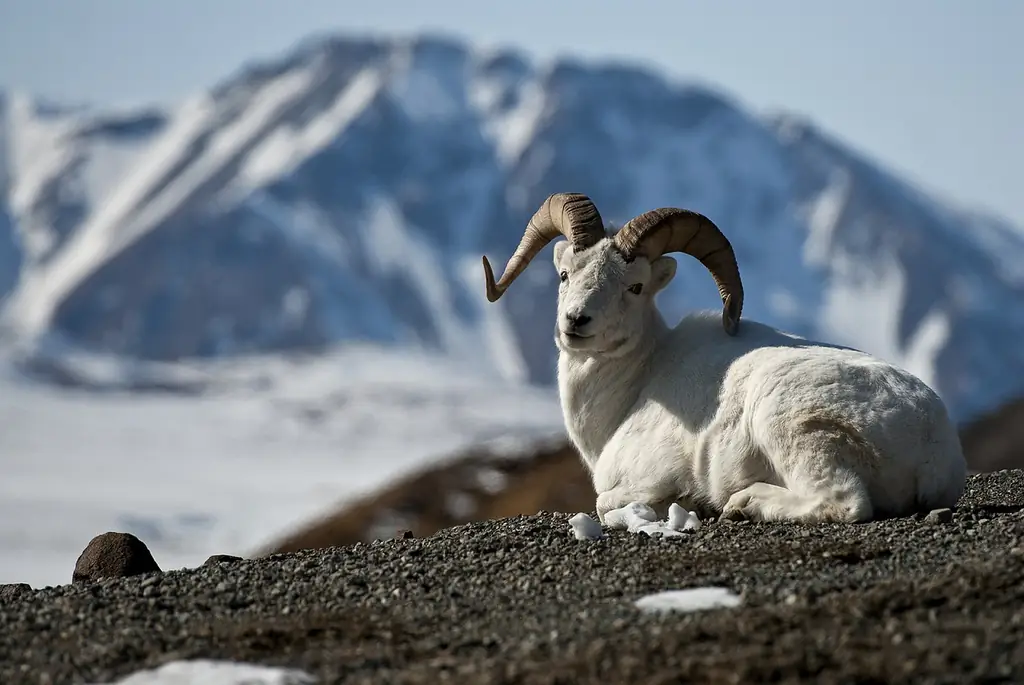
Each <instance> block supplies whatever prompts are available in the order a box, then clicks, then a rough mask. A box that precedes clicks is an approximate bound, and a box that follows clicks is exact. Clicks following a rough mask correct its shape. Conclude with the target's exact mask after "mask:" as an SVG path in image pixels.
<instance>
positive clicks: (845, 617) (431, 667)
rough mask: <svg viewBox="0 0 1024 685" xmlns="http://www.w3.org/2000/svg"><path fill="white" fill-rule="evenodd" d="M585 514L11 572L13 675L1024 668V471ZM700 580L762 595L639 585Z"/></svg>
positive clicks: (770, 673)
mask: <svg viewBox="0 0 1024 685" xmlns="http://www.w3.org/2000/svg"><path fill="white" fill-rule="evenodd" d="M566 519H567V514H547V513H541V514H538V515H536V516H525V517H516V518H511V519H504V520H499V521H489V522H481V523H473V524H469V525H465V526H460V527H457V528H452V529H448V530H445V531H442V532H440V533H438V534H436V535H434V536H432V537H429V538H425V539H422V540H420V539H402V540H394V541H386V542H379V543H374V544H372V545H356V546H354V547H347V548H335V549H329V550H318V551H315V552H303V553H298V554H288V555H276V556H274V557H269V558H266V559H259V560H246V561H234V562H231V561H228V562H218V563H212V564H210V565H208V566H204V567H203V568H200V569H188V570H182V571H172V572H167V573H163V574H159V575H151V576H142V577H135V578H129V579H123V580H116V581H102V582H99V583H94V584H90V585H84V586H70V585H69V586H62V587H58V588H48V589H45V590H39V591H32V590H7V591H5V592H4V593H3V594H2V595H0V603H2V609H3V612H2V615H0V682H2V683H5V684H7V685H16V684H17V683H41V682H44V683H50V682H52V683H83V682H109V681H111V680H113V679H115V678H117V677H120V676H122V675H124V674H127V673H130V672H132V671H135V670H137V669H140V668H144V667H152V666H156V665H159V664H160V663H163V662H165V661H170V660H176V659H185V658H200V657H205V658H217V659H231V660H242V661H250V662H258V663H264V664H269V665H278V666H294V667H299V668H302V669H304V670H306V671H308V672H310V673H312V674H313V675H315V676H318V677H319V678H320V679H321V680H320V682H324V683H371V682H372V683H425V684H431V685H433V684H435V683H445V682H455V683H602V685H609V684H611V683H670V682H683V681H688V682H715V683H750V682H759V681H766V680H770V681H773V682H797V681H813V682H817V683H833V682H859V683H866V682H868V683H870V682H876V683H882V682H886V683H902V682H906V683H911V682H913V683H967V682H986V683H995V682H1018V683H1020V682H1024V639H1022V638H1024V627H1022V626H1024V582H1022V581H1024V472H1021V471H1003V472H999V473H995V474H986V475H981V476H973V477H971V479H970V481H969V485H968V492H967V493H966V494H965V496H964V499H963V500H962V503H961V506H960V507H959V508H958V510H957V511H956V512H955V514H954V516H953V519H952V521H951V522H948V523H935V522H930V521H926V520H924V519H923V517H920V518H915V519H900V520H890V521H882V522H876V523H870V524H866V525H851V526H841V525H824V526H816V527H811V526H800V525H767V524H751V523H711V524H708V525H705V526H704V528H702V529H701V530H700V531H698V532H696V533H693V534H689V535H687V536H685V537H683V538H668V539H651V538H648V537H646V536H645V535H633V534H629V533H626V532H618V531H616V532H613V533H612V535H611V536H610V537H609V538H606V539H604V540H601V541H586V542H580V541H576V540H575V539H573V538H572V536H571V534H570V533H569V527H568V524H567V522H566ZM71 565H73V560H69V569H68V572H69V576H70V571H71V569H70V566H71ZM702 585H719V586H725V587H728V588H731V589H732V590H733V591H735V592H737V593H739V594H741V595H742V597H743V600H744V604H743V606H741V607H738V608H733V609H716V610H712V611H707V612H701V613H690V614H682V613H676V614H667V615H660V616H659V615H646V614H641V613H640V612H638V611H637V610H636V608H635V607H634V606H633V605H632V602H633V600H635V599H637V598H639V597H641V596H643V595H644V594H646V593H649V592H656V591H660V590H664V589H675V588H684V587H696V586H702Z"/></svg>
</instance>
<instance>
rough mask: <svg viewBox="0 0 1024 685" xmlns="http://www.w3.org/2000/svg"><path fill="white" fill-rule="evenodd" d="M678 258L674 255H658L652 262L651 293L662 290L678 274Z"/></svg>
mask: <svg viewBox="0 0 1024 685" xmlns="http://www.w3.org/2000/svg"><path fill="white" fill-rule="evenodd" d="M676 266H678V264H677V263H676V260H675V259H673V258H672V257H658V258H657V259H655V260H654V261H653V262H651V287H650V288H649V291H650V293H651V294H652V295H653V294H654V293H656V292H658V291H660V290H661V289H662V288H664V287H665V286H666V285H668V284H669V282H670V281H671V280H672V279H673V278H674V277H675V275H676Z"/></svg>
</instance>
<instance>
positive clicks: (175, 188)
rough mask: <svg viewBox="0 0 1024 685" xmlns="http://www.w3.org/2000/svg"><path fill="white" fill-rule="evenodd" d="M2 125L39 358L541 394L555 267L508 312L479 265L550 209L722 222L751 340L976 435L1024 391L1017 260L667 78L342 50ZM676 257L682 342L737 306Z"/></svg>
mask: <svg viewBox="0 0 1024 685" xmlns="http://www.w3.org/2000/svg"><path fill="white" fill-rule="evenodd" d="M0 112H2V113H0V190H3V193H2V194H0V293H6V294H7V298H6V305H5V307H4V309H3V312H2V316H3V327H4V331H5V333H6V335H7V337H8V339H9V340H10V339H16V340H19V341H21V342H22V343H23V344H25V343H26V341H27V344H28V345H29V349H35V350H45V349H53V348H54V345H55V344H60V345H61V346H64V347H65V348H66V346H68V345H71V346H73V347H75V348H80V349H87V350H93V351H99V352H105V353H113V354H116V355H120V356H123V357H129V358H136V359H142V360H156V361H166V360H175V359H180V358H188V357H213V356H232V355H236V354H240V353H251V352H272V351H275V350H290V351H293V350H301V351H317V350H320V349H323V348H324V347H326V346H329V345H331V344H332V343H336V342H339V341H361V342H370V343H376V344H380V345H385V346H397V347H402V346H409V347H416V348H426V349H428V350H434V351H440V352H443V353H445V354H448V355H450V356H451V357H453V358H457V359H459V360H461V361H463V362H469V363H475V364H477V365H479V366H480V367H481V368H485V369H487V370H489V371H494V370H497V371H499V372H500V373H501V374H503V375H504V376H505V377H506V378H507V379H511V380H521V381H529V382H534V383H549V382H551V380H552V378H553V368H554V354H555V351H554V346H553V344H552V342H551V327H552V325H553V314H554V289H555V278H554V272H553V270H552V269H551V268H550V261H549V258H548V257H547V256H545V255H547V254H548V252H545V253H544V254H542V255H541V256H540V257H538V258H537V262H538V263H537V264H536V265H535V266H534V267H532V268H531V269H529V270H528V271H527V272H526V274H524V276H523V277H521V278H520V279H519V281H518V282H517V283H516V285H515V287H514V288H512V289H511V290H510V291H509V293H508V295H506V297H505V298H503V299H502V301H501V302H500V303H498V304H489V303H487V302H486V300H485V299H484V297H483V292H484V288H483V276H482V271H481V266H480V255H481V253H486V254H488V255H489V256H490V257H491V258H492V261H494V262H497V263H500V264H504V260H505V259H507V257H508V256H509V255H510V254H511V251H512V249H513V248H514V247H515V245H516V244H517V243H518V240H519V238H520V236H521V232H522V229H523V227H524V225H525V222H526V220H527V219H528V218H529V216H530V215H531V214H532V212H533V211H534V210H535V209H536V207H537V206H538V205H539V204H540V202H541V201H542V200H543V199H544V198H545V197H546V196H547V195H548V194H549V193H551V192H556V191H567V190H573V191H580V192H585V193H587V194H589V195H590V196H591V197H592V198H593V199H594V200H595V202H596V203H597V205H598V207H599V208H600V210H601V213H602V214H603V215H604V217H605V219H606V220H608V221H611V222H614V223H616V224H619V223H622V222H624V221H625V220H627V219H628V218H629V217H631V216H633V215H635V214H637V213H640V212H642V211H644V210H646V209H650V208H653V207H658V206H665V205H673V206H684V207H689V208H693V209H696V210H698V211H701V212H704V213H706V214H707V215H709V216H710V217H711V218H712V219H713V220H714V221H715V222H716V223H717V224H718V225H719V226H720V227H721V228H722V229H723V230H724V231H725V232H726V234H727V235H728V236H729V237H730V239H731V240H732V242H733V244H734V246H735V248H736V251H737V253H738V257H739V260H740V265H741V269H742V273H743V277H744V283H745V286H746V292H747V295H746V302H745V308H744V315H745V316H746V317H750V318H759V319H763V320H766V321H768V322H770V323H773V324H776V325H780V326H783V327H786V328H788V329H791V330H793V331H795V332H797V333H800V334H805V335H812V336H821V337H824V338H827V339H829V340H831V341H834V342H839V343H843V344H849V345H853V346H856V347H860V348H862V349H865V350H868V351H871V352H874V353H876V354H879V355H881V356H883V357H886V358H889V359H891V360H894V361H897V362H900V363H902V364H904V365H906V366H907V367H908V368H910V369H911V370H912V371H914V372H915V373H917V374H919V375H920V376H922V377H923V378H924V379H925V380H927V381H928V382H930V383H932V384H933V385H934V387H936V388H937V389H938V390H939V391H940V392H941V393H942V394H943V396H944V397H945V398H946V399H947V400H948V401H949V403H950V406H951V408H952V410H953V412H954V414H955V415H956V416H957V418H958V419H961V420H966V419H967V418H970V417H971V416H973V415H975V414H976V413H977V412H979V411H981V410H984V409H987V408H990V407H992V406H994V405H995V404H997V403H998V402H1000V401H1002V400H1004V399H1006V398H1007V397H1009V396H1011V395H1014V394H1016V393H1018V392H1021V391H1024V348H1022V346H1021V345H1020V343H1019V340H1020V339H1022V336H1024V308H1022V307H1020V306H1018V303H1019V302H1021V301H1022V296H1024V269H1022V268H1021V267H1020V266H1019V265H1020V264H1022V263H1024V237H1022V236H1024V233H1021V232H1019V231H1016V230H1014V229H1013V228H1012V227H1010V226H1008V225H1006V224H1005V222H1001V221H999V220H998V219H993V218H991V217H986V216H981V215H978V214H977V213H974V212H968V211H965V210H960V209H958V208H956V207H954V206H952V205H951V204H950V203H948V202H946V201H945V200H943V199H941V198H936V197H929V196H928V195H926V194H924V193H922V192H920V191H919V190H917V189H916V188H914V187H913V186H911V185H910V184H908V183H906V182H904V181H901V180H900V179H898V178H895V177H894V176H893V175H892V174H890V173H887V172H886V171H885V170H884V169H882V168H880V167H879V166H878V165H877V164H875V163H874V162H872V161H870V160H868V159H865V158H864V157H863V156H861V155H859V154H858V153H857V152H855V151H853V150H850V149H848V148H846V147H844V146H843V145H842V144H840V143H839V142H837V141H836V140H834V139H832V138H830V137H829V136H828V135H826V134H824V133H822V132H821V131H820V130H818V129H817V128H815V127H814V126H812V125H810V124H808V123H806V122H803V121H800V120H798V119H796V118H794V117H791V116H775V117H771V118H765V117H761V116H759V115H755V114H753V113H751V112H748V111H745V110H744V109H743V108H742V107H741V106H739V105H738V104H736V103H735V102H733V101H731V100H730V99H729V98H728V97H725V96H723V95H721V94H719V93H716V92H712V91H709V90H707V89H706V88H704V87H693V86H689V85H686V84H678V83H674V82H672V81H670V80H669V79H667V78H665V77H664V76H663V75H661V74H658V73H656V72H653V71H650V70H646V69H642V68H637V67H633V66H629V65H625V64H619V63H609V64H591V63H581V62H576V61H571V60H561V61H556V62H553V63H543V64H538V63H534V62H531V61H530V60H528V59H527V58H526V57H524V56H522V55H519V54H517V53H515V52H511V51H507V52H486V53H485V52H482V51H479V50H475V49H473V48H472V47H469V46H466V45H464V44H462V43H460V42H458V41H455V40H451V39H447V38H442V37H436V36H420V37H415V38H393V39H391V38H352V37H330V38H317V39H316V40H310V41H308V42H307V43H304V44H302V45H300V46H299V47H298V48H297V49H295V50H294V51H293V52H292V53H290V54H288V55H286V56H283V57H282V58H281V59H279V60H278V61H275V62H272V63H267V64H260V65H256V66H250V67H248V68H245V69H244V70H242V71H241V72H240V73H238V74H236V75H234V76H232V77H231V78H229V79H228V80H227V81H225V82H223V83H221V84H220V85H218V86H216V87H215V88H212V89H211V90H209V91H208V92H204V93H201V94H198V95H197V96H196V97H194V98H192V99H190V100H189V101H187V102H183V103H181V104H180V105H179V106H177V107H175V108H173V109H169V110H167V111H161V110H157V109H154V110H149V111H131V112H111V111H102V110H99V111H98V110H89V109H83V108H61V107H55V106H51V105H46V106H44V105H41V104H39V103H36V102H33V101H31V100H29V99H27V98H24V97H18V96H14V95H10V96H8V97H7V98H6V99H4V100H3V101H2V105H0ZM894 125H897V124H894ZM548 250H550V248H548ZM679 257H680V269H679V275H678V276H677V278H676V280H675V281H674V283H673V285H672V286H671V288H670V289H669V290H668V291H666V292H665V293H664V294H663V295H662V296H661V297H660V305H661V307H662V308H663V310H664V311H665V313H666V315H667V316H668V317H669V318H670V319H673V318H676V317H678V316H680V315H682V314H683V313H685V312H686V311H688V310H689V309H691V308H693V307H716V308H717V306H718V298H717V291H716V289H715V287H714V283H713V281H712V280H711V278H710V277H709V275H708V274H707V273H706V272H704V271H703V269H702V268H701V267H700V265H699V263H697V262H696V261H695V260H689V259H687V258H686V257H685V256H682V255H680V256H679Z"/></svg>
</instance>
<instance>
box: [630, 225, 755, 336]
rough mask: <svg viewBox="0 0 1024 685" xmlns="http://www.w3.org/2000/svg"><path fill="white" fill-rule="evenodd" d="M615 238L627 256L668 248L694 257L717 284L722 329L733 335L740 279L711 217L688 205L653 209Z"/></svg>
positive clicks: (733, 258) (739, 310) (652, 253)
mask: <svg viewBox="0 0 1024 685" xmlns="http://www.w3.org/2000/svg"><path fill="white" fill-rule="evenodd" d="M614 240H615V244H616V246H617V247H618V248H619V250H620V251H621V252H622V253H623V254H624V255H625V257H626V259H628V260H632V259H634V258H636V257H637V256H639V255H643V256H644V257H646V258H647V259H649V260H654V259H657V258H658V257H660V256H662V255H663V254H666V253H668V252H683V253H686V254H688V255H691V256H693V257H696V258H697V259H698V260H699V261H700V263H701V264H703V265H704V268H706V269H707V270H708V271H710V272H711V275H712V277H714V279H715V284H716V285H717V286H718V294H719V296H721V298H722V305H723V308H722V325H723V326H724V327H725V332H726V333H728V334H729V335H736V331H737V329H738V326H739V323H740V314H741V313H742V311H743V282H742V281H741V280H740V269H739V265H738V264H737V263H736V254H735V253H734V252H733V249H732V245H731V244H730V243H729V240H728V239H727V238H726V237H725V235H724V234H723V233H722V231H720V230H719V228H718V226H716V225H715V224H714V222H713V221H711V219H709V218H707V217H706V216H704V215H703V214H699V213H697V212H693V211H690V210H688V209H677V208H675V207H662V208H660V209H652V210H651V211H649V212H644V213H643V214H641V215H639V216H637V217H634V218H633V219H631V220H630V221H629V222H628V223H627V224H626V225H625V226H623V227H622V229H621V230H620V231H619V232H618V233H616V234H615V238H614Z"/></svg>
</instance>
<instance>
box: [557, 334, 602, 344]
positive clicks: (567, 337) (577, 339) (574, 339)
mask: <svg viewBox="0 0 1024 685" xmlns="http://www.w3.org/2000/svg"><path fill="white" fill-rule="evenodd" d="M560 334H561V336H562V340H563V342H565V344H567V345H569V346H570V347H582V346H585V345H587V344H588V343H589V341H590V339H591V338H593V337H594V336H593V335H580V334H579V333H570V332H568V331H560Z"/></svg>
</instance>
